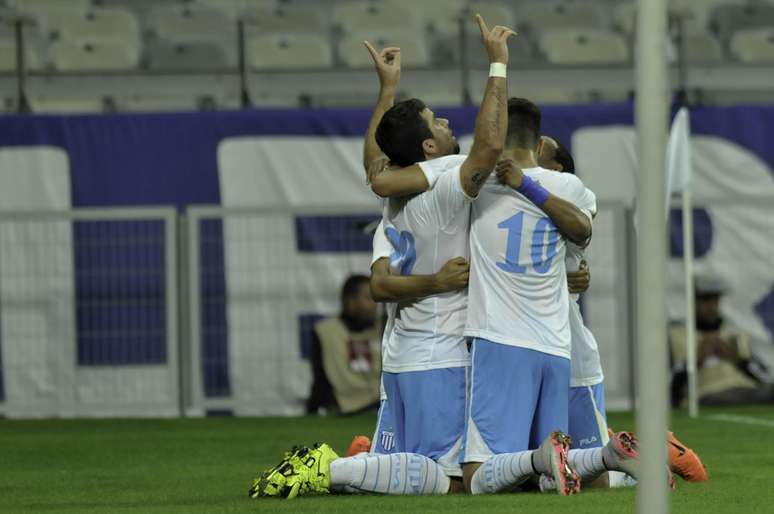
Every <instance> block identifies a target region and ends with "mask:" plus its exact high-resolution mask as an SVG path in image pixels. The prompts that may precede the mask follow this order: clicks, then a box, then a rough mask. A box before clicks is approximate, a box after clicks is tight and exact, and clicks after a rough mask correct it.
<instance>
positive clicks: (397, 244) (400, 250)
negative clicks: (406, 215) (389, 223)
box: [384, 227, 417, 275]
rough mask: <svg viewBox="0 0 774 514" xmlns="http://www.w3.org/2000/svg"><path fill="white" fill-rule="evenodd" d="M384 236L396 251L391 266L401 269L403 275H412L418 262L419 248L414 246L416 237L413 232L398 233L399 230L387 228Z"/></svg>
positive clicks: (391, 256)
mask: <svg viewBox="0 0 774 514" xmlns="http://www.w3.org/2000/svg"><path fill="white" fill-rule="evenodd" d="M384 234H385V235H386V236H387V240H388V241H389V242H390V244H391V245H392V247H393V248H394V249H395V251H394V252H393V253H392V255H390V265H391V266H392V267H394V268H398V269H400V274H401V275H411V271H412V270H413V269H414V264H415V263H416V261H417V248H416V245H415V244H414V236H413V235H411V232H407V231H405V230H404V231H403V232H398V230H397V229H395V228H392V227H387V228H385V229H384Z"/></svg>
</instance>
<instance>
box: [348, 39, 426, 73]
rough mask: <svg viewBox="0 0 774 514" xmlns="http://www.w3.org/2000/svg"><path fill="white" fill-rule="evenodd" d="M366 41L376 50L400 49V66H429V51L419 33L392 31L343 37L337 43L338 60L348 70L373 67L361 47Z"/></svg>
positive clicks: (369, 57) (368, 56)
mask: <svg viewBox="0 0 774 514" xmlns="http://www.w3.org/2000/svg"><path fill="white" fill-rule="evenodd" d="M364 39H368V41H369V42H370V43H371V44H372V45H374V47H376V48H377V49H381V48H384V47H386V46H398V47H400V49H401V55H400V62H401V66H406V67H409V68H410V67H421V66H427V65H428V64H430V51H429V49H428V47H427V43H426V42H425V40H424V37H423V34H422V33H421V32H415V31H394V32H386V31H380V32H374V31H371V32H368V33H356V34H351V35H349V36H348V37H345V38H344V39H342V40H341V41H340V42H339V46H338V51H339V59H340V60H341V62H342V64H344V65H345V66H348V67H350V68H366V67H369V66H373V60H372V59H371V56H370V55H369V53H368V50H366V48H365V46H363V40H364Z"/></svg>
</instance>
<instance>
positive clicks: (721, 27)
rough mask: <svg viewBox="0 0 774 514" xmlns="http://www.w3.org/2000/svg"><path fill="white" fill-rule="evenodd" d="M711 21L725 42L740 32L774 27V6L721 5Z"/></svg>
mask: <svg viewBox="0 0 774 514" xmlns="http://www.w3.org/2000/svg"><path fill="white" fill-rule="evenodd" d="M711 20H712V26H713V27H714V28H715V30H716V31H717V33H718V35H719V36H720V37H721V38H722V39H723V40H724V41H725V40H729V39H730V38H731V36H732V35H733V34H734V33H735V32H737V31H739V30H745V29H757V28H765V27H774V5H720V6H718V7H717V8H715V9H714V10H713V11H712V18H711Z"/></svg>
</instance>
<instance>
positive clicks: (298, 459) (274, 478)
mask: <svg viewBox="0 0 774 514" xmlns="http://www.w3.org/2000/svg"><path fill="white" fill-rule="evenodd" d="M338 458H339V456H338V455H336V452H334V451H333V449H332V448H331V447H330V446H328V445H327V444H324V443H323V444H319V443H318V444H315V445H314V446H313V447H312V448H307V447H304V446H301V447H294V448H293V449H292V450H291V451H289V452H287V453H286V454H285V458H284V459H283V460H282V461H281V462H280V463H279V464H278V465H276V466H275V467H273V468H271V469H268V470H266V471H264V472H263V473H262V474H261V475H260V476H259V477H258V478H256V479H255V480H254V481H253V486H252V487H251V488H250V491H249V493H248V494H249V495H250V497H251V498H258V497H278V498H287V499H289V500H290V499H293V498H295V497H296V496H311V495H320V494H328V493H329V492H330V485H331V479H330V466H331V462H333V461H334V460H336V459H338Z"/></svg>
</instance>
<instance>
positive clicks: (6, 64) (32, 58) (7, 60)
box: [0, 38, 42, 73]
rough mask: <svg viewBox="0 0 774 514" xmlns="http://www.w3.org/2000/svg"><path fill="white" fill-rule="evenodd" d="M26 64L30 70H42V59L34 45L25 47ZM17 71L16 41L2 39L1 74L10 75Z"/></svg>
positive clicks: (0, 44)
mask: <svg viewBox="0 0 774 514" xmlns="http://www.w3.org/2000/svg"><path fill="white" fill-rule="evenodd" d="M24 55H25V57H26V59H25V63H26V66H27V69H28V70H39V69H41V68H42V59H41V58H40V54H39V53H38V51H37V49H36V48H35V46H33V45H28V46H27V47H25V50H24ZM13 71H16V40H14V39H6V38H3V39H0V72H5V73H10V72H13Z"/></svg>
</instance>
